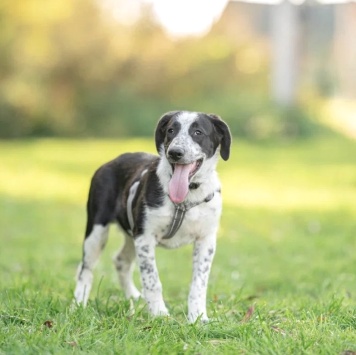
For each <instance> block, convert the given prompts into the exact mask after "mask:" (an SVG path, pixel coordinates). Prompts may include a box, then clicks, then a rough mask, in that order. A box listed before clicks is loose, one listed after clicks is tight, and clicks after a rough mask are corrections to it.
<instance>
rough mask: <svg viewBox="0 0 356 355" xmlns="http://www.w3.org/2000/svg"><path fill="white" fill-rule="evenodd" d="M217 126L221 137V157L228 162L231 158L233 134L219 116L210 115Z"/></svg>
mask: <svg viewBox="0 0 356 355" xmlns="http://www.w3.org/2000/svg"><path fill="white" fill-rule="evenodd" d="M209 117H211V118H212V122H213V124H214V126H215V129H216V131H217V133H218V134H219V136H220V145H221V148H220V155H221V157H222V158H223V159H224V160H228V159H229V156H230V146H231V133H230V129H229V127H228V125H227V124H226V123H225V122H224V121H223V120H222V119H221V118H220V117H219V116H217V115H214V114H209Z"/></svg>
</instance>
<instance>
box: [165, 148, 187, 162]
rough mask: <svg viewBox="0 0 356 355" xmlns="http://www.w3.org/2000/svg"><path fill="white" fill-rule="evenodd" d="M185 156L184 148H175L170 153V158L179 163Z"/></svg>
mask: <svg viewBox="0 0 356 355" xmlns="http://www.w3.org/2000/svg"><path fill="white" fill-rule="evenodd" d="M183 155H184V150H183V149H182V148H174V149H170V150H169V151H168V156H169V157H170V158H171V159H172V160H174V161H178V160H179V159H181V158H182V157H183Z"/></svg>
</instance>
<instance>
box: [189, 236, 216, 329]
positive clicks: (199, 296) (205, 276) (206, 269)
mask: <svg viewBox="0 0 356 355" xmlns="http://www.w3.org/2000/svg"><path fill="white" fill-rule="evenodd" d="M215 247H216V237H215V235H214V236H211V237H209V238H204V239H199V240H196V241H195V244H194V253H193V279H192V283H191V287H190V293H189V299H188V319H189V322H191V323H194V322H195V321H196V320H197V318H198V317H201V321H203V322H207V321H208V320H209V319H208V316H207V312H206V293H207V288H208V280H209V274H210V269H211V264H212V262H213V259H214V254H215Z"/></svg>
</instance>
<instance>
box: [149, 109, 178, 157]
mask: <svg viewBox="0 0 356 355" xmlns="http://www.w3.org/2000/svg"><path fill="white" fill-rule="evenodd" d="M178 112H179V111H170V112H166V113H165V114H164V115H163V116H162V117H161V118H160V119H159V121H158V123H157V127H156V131H155V141H156V149H157V152H158V153H159V149H160V148H161V145H162V143H163V142H164V137H165V135H166V127H167V124H168V122H169V120H170V119H171V118H172V117H173V116H174V115H175V114H176V113H178Z"/></svg>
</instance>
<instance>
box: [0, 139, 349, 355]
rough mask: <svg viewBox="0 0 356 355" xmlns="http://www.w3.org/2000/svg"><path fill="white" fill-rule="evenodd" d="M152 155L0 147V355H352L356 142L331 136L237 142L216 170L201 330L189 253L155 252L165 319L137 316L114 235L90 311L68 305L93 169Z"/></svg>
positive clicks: (115, 144) (55, 146)
mask: <svg viewBox="0 0 356 355" xmlns="http://www.w3.org/2000/svg"><path fill="white" fill-rule="evenodd" d="M153 149H154V144H153V142H152V141H151V140H125V141H114V140H110V141H104V140H102V141H98V140H81V141H76V140H30V141H9V142H4V141H3V142H0V211H1V212H0V228H1V229H0V231H1V235H0V241H1V244H0V292H1V294H0V354H2V353H4V354H38V353H40V354H44V353H46V354H51V353H55V354H67V353H72V352H73V353H82V354H88V353H89V354H111V353H112V354H183V353H184V354H342V353H344V354H347V351H353V352H356V241H355V236H356V143H355V142H352V141H347V140H344V139H341V138H339V137H333V136H331V137H324V138H317V139H314V140H307V141H298V142H293V143H278V144H273V145H272V144H263V145H256V144H255V145H254V144H251V143H246V142H239V141H235V142H234V146H233V151H232V154H231V159H230V160H229V161H228V162H223V161H221V162H220V165H219V172H220V176H221V180H222V183H223V197H224V203H225V204H224V212H223V217H222V223H221V228H220V233H219V239H218V250H217V255H216V258H215V261H214V265H213V269H212V273H211V279H210V281H211V282H210V285H209V292H208V313H209V315H210V318H211V322H210V323H209V324H204V325H201V324H195V325H188V324H187V321H186V317H185V313H186V310H187V309H186V298H187V294H188V288H189V282H190V273H191V247H185V248H182V249H178V250H171V251H166V250H158V251H157V262H158V267H159V269H160V276H161V279H162V283H163V287H164V296H165V299H166V301H167V304H168V306H169V308H170V311H171V317H170V318H158V319H151V318H150V317H149V316H148V314H147V313H146V309H145V305H144V303H143V302H139V303H138V304H136V306H135V309H136V311H135V313H134V314H132V312H131V310H130V304H129V302H128V301H125V300H124V297H123V294H122V292H121V290H120V289H119V286H118V282H117V279H116V274H115V271H114V268H113V265H112V262H111V257H112V255H113V254H114V252H115V251H116V250H117V249H118V248H119V245H120V244H121V236H120V233H119V232H118V231H117V230H116V228H112V231H111V238H110V241H109V243H108V247H107V248H106V250H105V252H104V253H103V256H102V258H101V260H100V262H99V264H98V267H97V269H96V273H95V276H96V280H95V284H94V287H93V291H92V297H91V302H90V304H89V306H88V307H87V308H86V309H82V308H79V309H76V310H74V311H71V309H70V304H71V297H72V293H73V289H74V275H75V271H76V267H77V264H78V262H79V260H80V257H81V243H82V238H83V232H84V223H85V203H86V194H87V189H88V186H89V181H90V177H91V175H92V173H93V171H94V170H95V169H96V168H97V167H98V166H99V165H100V164H102V163H103V162H105V161H107V160H109V159H111V158H113V157H115V156H116V155H118V154H119V153H122V152H124V151H136V150H146V151H147V150H148V151H153ZM172 260H174V262H172ZM136 278H137V280H138V275H136Z"/></svg>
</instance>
